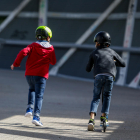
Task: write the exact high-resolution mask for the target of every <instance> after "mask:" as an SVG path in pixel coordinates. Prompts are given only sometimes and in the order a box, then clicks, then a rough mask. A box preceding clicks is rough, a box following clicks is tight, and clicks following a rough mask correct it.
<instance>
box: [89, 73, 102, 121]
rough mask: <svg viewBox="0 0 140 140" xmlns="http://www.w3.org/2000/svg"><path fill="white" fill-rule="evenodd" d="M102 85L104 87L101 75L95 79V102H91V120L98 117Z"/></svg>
mask: <svg viewBox="0 0 140 140" xmlns="http://www.w3.org/2000/svg"><path fill="white" fill-rule="evenodd" d="M102 85H103V82H102V75H99V76H97V77H96V78H95V81H94V90H93V100H92V102H91V107H90V118H94V116H96V113H97V109H98V106H99V102H100V94H101V89H102Z"/></svg>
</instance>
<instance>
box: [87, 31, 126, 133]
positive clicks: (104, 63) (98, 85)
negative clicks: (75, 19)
mask: <svg viewBox="0 0 140 140" xmlns="http://www.w3.org/2000/svg"><path fill="white" fill-rule="evenodd" d="M94 42H95V43H96V45H95V47H96V49H95V50H93V51H92V53H91V54H90V56H89V61H88V64H87V66H86V71H87V72H90V71H91V69H92V68H93V67H94V69H93V75H94V78H95V80H94V90H93V100H92V102H91V107H90V120H89V123H88V130H89V131H92V130H94V125H95V121H94V116H96V113H97V109H98V105H99V102H100V94H101V91H102V88H104V92H103V105H102V110H101V113H102V115H101V117H100V120H101V126H102V124H103V120H105V121H106V124H107V126H108V125H109V123H108V114H109V108H110V101H111V91H112V88H113V82H114V79H115V76H116V66H119V67H125V62H124V61H123V60H122V58H121V57H120V56H119V55H118V54H117V53H116V52H115V51H114V50H112V49H110V48H109V46H110V44H111V37H110V35H109V33H107V32H104V31H101V32H98V33H97V34H96V35H95V37H94Z"/></svg>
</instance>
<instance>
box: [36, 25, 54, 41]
mask: <svg viewBox="0 0 140 140" xmlns="http://www.w3.org/2000/svg"><path fill="white" fill-rule="evenodd" d="M35 35H36V38H37V37H39V36H41V38H42V39H44V38H47V37H48V36H49V37H50V38H52V31H51V29H50V28H49V27H47V26H39V27H37V29H36V31H35Z"/></svg>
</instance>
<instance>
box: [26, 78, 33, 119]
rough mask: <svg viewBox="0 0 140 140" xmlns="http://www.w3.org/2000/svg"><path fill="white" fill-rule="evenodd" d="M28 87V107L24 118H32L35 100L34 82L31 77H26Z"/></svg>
mask: <svg viewBox="0 0 140 140" xmlns="http://www.w3.org/2000/svg"><path fill="white" fill-rule="evenodd" d="M26 79H27V82H28V85H29V93H28V107H27V110H26V114H25V117H30V116H32V112H33V108H34V99H35V87H34V80H33V77H32V76H26Z"/></svg>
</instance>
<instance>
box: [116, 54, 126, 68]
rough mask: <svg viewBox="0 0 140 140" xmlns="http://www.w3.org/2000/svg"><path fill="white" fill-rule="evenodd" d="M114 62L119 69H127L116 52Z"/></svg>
mask: <svg viewBox="0 0 140 140" xmlns="http://www.w3.org/2000/svg"><path fill="white" fill-rule="evenodd" d="M114 61H115V65H116V66H117V67H125V62H124V61H123V59H122V58H121V57H120V56H119V55H118V54H117V53H116V52H115V56H114Z"/></svg>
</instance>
